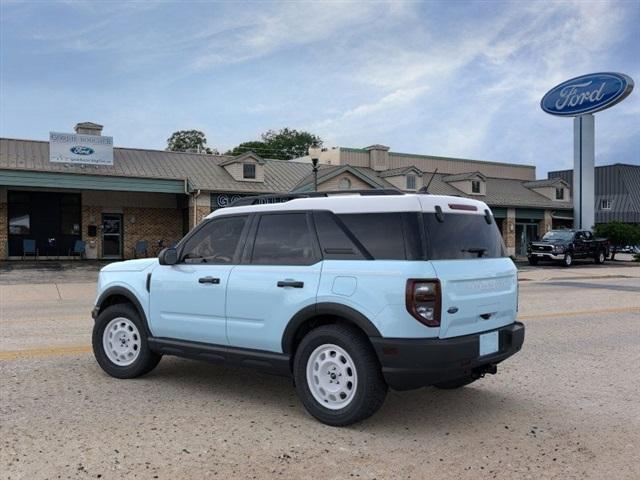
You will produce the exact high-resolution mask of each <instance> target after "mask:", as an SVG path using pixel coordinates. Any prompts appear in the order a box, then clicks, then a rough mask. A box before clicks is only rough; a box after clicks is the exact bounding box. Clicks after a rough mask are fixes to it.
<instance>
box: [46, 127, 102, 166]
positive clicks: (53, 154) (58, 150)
mask: <svg viewBox="0 0 640 480" xmlns="http://www.w3.org/2000/svg"><path fill="white" fill-rule="evenodd" d="M49 161H50V162H53V163H73V164H88V165H113V137H103V136H101V135H79V134H76V133H57V132H49Z"/></svg>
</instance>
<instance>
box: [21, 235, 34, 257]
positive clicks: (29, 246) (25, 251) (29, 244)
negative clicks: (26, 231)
mask: <svg viewBox="0 0 640 480" xmlns="http://www.w3.org/2000/svg"><path fill="white" fill-rule="evenodd" d="M27 255H33V256H35V257H36V261H38V248H37V247H36V241H35V240H33V239H24V240H22V260H24V257H25V256H27Z"/></svg>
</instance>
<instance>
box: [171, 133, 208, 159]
mask: <svg viewBox="0 0 640 480" xmlns="http://www.w3.org/2000/svg"><path fill="white" fill-rule="evenodd" d="M167 150H169V151H170V152H197V153H209V154H212V153H215V154H217V153H218V152H217V151H216V150H212V149H211V148H209V147H207V137H205V136H204V133H203V132H201V131H200V130H178V131H177V132H173V134H172V135H171V136H170V137H169V138H168V139H167Z"/></svg>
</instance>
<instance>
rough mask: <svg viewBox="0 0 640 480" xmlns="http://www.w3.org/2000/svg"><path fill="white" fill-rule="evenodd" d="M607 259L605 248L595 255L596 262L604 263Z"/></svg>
mask: <svg viewBox="0 0 640 480" xmlns="http://www.w3.org/2000/svg"><path fill="white" fill-rule="evenodd" d="M606 259H607V256H606V255H605V253H604V250H600V251H599V252H598V253H597V254H596V256H595V262H596V263H597V264H598V265H602V264H603V263H604V261H605V260H606Z"/></svg>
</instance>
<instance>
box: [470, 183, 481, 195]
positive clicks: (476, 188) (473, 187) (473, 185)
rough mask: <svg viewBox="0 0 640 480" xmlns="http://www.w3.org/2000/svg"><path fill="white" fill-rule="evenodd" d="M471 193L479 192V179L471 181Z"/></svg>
mask: <svg viewBox="0 0 640 480" xmlns="http://www.w3.org/2000/svg"><path fill="white" fill-rule="evenodd" d="M471 193H480V180H472V181H471Z"/></svg>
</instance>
